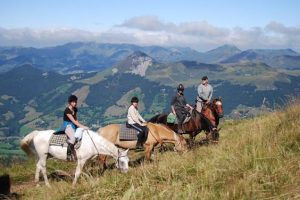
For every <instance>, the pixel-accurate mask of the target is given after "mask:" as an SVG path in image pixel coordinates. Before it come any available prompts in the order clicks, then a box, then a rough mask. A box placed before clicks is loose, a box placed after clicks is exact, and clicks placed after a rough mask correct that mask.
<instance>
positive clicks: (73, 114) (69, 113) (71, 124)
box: [60, 95, 88, 160]
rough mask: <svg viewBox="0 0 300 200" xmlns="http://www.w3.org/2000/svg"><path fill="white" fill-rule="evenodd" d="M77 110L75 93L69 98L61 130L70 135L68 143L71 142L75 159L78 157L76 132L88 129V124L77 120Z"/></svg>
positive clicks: (70, 145) (70, 146)
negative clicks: (75, 145) (75, 144)
mask: <svg viewBox="0 0 300 200" xmlns="http://www.w3.org/2000/svg"><path fill="white" fill-rule="evenodd" d="M77 111H78V110H77V97H76V96H75V95H71V96H69V98H68V106H67V107H66V109H65V111H64V116H63V119H64V123H63V126H62V127H61V129H60V130H61V131H64V132H65V133H66V135H67V136H68V141H67V143H68V144H69V148H70V150H71V152H72V154H73V158H74V160H76V159H77V157H76V152H75V149H74V143H75V132H77V131H82V129H88V127H87V126H84V125H83V124H81V123H80V122H79V121H78V120H77ZM80 129H81V130H80Z"/></svg>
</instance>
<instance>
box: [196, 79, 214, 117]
mask: <svg viewBox="0 0 300 200" xmlns="http://www.w3.org/2000/svg"><path fill="white" fill-rule="evenodd" d="M212 95H213V87H212V86H211V85H210V84H208V77H207V76H203V77H202V81H201V84H200V85H199V86H198V95H197V98H196V99H197V111H198V112H201V111H202V107H203V104H204V103H208V102H210V100H211V98H212Z"/></svg>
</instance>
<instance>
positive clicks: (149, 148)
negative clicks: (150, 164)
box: [145, 144, 153, 161]
mask: <svg viewBox="0 0 300 200" xmlns="http://www.w3.org/2000/svg"><path fill="white" fill-rule="evenodd" d="M145 146H146V148H145V159H146V160H147V161H151V152H152V149H153V144H148V145H145Z"/></svg>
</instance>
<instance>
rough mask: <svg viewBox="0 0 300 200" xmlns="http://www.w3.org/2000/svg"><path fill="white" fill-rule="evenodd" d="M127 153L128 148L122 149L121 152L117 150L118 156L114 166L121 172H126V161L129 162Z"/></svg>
mask: <svg viewBox="0 0 300 200" xmlns="http://www.w3.org/2000/svg"><path fill="white" fill-rule="evenodd" d="M127 153H128V149H127V150H126V151H122V152H119V155H118V156H119V158H118V159H117V162H116V167H117V168H118V169H120V170H121V172H123V173H127V172H128V168H129V166H128V162H129V158H128V156H127Z"/></svg>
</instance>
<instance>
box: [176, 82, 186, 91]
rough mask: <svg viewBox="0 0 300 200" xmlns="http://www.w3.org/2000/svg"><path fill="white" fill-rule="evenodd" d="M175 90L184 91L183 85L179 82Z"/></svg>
mask: <svg viewBox="0 0 300 200" xmlns="http://www.w3.org/2000/svg"><path fill="white" fill-rule="evenodd" d="M177 91H184V86H183V85H182V84H181V83H180V84H179V85H178V87H177Z"/></svg>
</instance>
